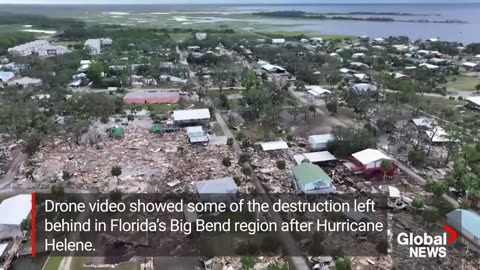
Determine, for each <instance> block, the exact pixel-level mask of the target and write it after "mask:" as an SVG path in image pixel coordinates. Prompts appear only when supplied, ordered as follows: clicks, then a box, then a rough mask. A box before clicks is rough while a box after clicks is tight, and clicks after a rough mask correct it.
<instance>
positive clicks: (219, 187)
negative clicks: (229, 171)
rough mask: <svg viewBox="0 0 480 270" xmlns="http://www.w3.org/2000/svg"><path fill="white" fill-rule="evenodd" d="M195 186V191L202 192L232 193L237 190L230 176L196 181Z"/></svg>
mask: <svg viewBox="0 0 480 270" xmlns="http://www.w3.org/2000/svg"><path fill="white" fill-rule="evenodd" d="M195 186H196V187H197V192H198V193H203V194H215V193H216V194H218V193H234V192H237V191H238V186H237V184H236V183H235V181H234V180H233V178H232V177H225V178H219V179H211V180H204V181H197V182H195Z"/></svg>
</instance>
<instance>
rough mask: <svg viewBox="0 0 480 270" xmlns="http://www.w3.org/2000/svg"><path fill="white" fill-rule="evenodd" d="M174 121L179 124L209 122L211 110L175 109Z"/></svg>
mask: <svg viewBox="0 0 480 270" xmlns="http://www.w3.org/2000/svg"><path fill="white" fill-rule="evenodd" d="M173 121H174V123H175V124H176V125H179V126H187V125H198V124H207V123H208V122H209V121H210V111H209V110H208V109H195V110H178V111H174V112H173Z"/></svg>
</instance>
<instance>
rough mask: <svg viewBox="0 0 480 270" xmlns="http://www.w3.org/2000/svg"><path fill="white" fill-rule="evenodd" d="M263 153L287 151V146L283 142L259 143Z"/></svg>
mask: <svg viewBox="0 0 480 270" xmlns="http://www.w3.org/2000/svg"><path fill="white" fill-rule="evenodd" d="M260 145H261V146H262V149H263V151H272V150H282V149H288V144H287V143H286V142H284V141H283V140H279V141H273V142H263V143H260Z"/></svg>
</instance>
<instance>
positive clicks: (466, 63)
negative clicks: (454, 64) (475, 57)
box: [462, 62, 479, 67]
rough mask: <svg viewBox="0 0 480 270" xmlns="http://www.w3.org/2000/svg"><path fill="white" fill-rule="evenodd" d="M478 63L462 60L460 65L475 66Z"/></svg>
mask: <svg viewBox="0 0 480 270" xmlns="http://www.w3.org/2000/svg"><path fill="white" fill-rule="evenodd" d="M478 65H479V64H478V63H472V62H464V63H462V66H466V67H476V66H478Z"/></svg>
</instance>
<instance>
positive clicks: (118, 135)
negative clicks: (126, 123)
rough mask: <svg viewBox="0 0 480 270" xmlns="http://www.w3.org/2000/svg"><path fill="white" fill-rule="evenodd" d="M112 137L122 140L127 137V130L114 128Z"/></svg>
mask: <svg viewBox="0 0 480 270" xmlns="http://www.w3.org/2000/svg"><path fill="white" fill-rule="evenodd" d="M110 135H111V136H112V138H114V139H118V138H122V137H123V136H125V130H124V129H123V128H114V129H112V133H111V134H110Z"/></svg>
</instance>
